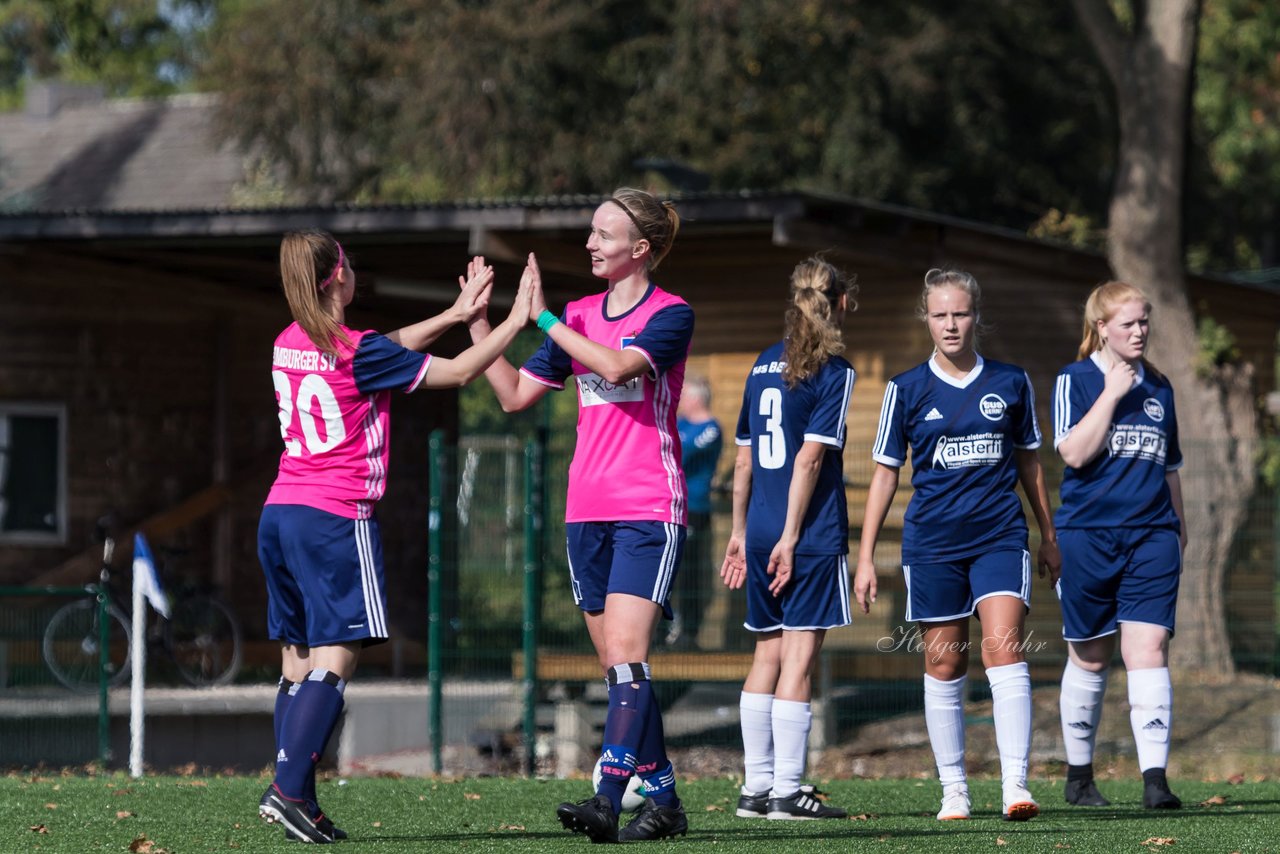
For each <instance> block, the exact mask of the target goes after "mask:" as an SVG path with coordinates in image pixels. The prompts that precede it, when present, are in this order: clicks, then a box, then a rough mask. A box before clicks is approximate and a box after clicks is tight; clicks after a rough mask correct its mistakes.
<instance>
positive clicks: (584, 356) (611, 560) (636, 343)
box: [471, 189, 693, 842]
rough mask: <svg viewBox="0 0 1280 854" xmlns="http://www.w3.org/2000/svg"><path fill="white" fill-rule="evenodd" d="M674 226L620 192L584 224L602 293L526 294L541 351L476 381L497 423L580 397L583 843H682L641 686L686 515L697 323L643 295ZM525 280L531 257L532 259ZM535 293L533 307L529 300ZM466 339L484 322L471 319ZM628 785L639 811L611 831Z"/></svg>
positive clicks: (573, 569)
mask: <svg viewBox="0 0 1280 854" xmlns="http://www.w3.org/2000/svg"><path fill="white" fill-rule="evenodd" d="M679 226H680V217H679V216H678V215H677V214H676V211H675V208H674V206H673V205H671V203H669V202H661V201H659V200H658V199H656V198H654V197H653V196H652V195H651V194H649V193H647V192H645V191H643V190H634V189H621V190H618V191H616V192H615V193H614V194H613V195H612V196H611V197H610V198H608V199H606V200H605V201H604V203H603V204H601V205H600V206H599V207H598V208H597V209H596V211H595V213H594V215H593V216H592V218H591V230H590V232H589V233H588V236H587V246H586V248H587V252H588V253H589V254H590V256H591V272H592V274H593V275H595V276H596V277H598V278H601V279H604V280H606V281H607V282H608V283H609V287H608V290H607V291H605V292H604V293H601V294H595V295H594V296H589V297H586V298H585V299H580V300H576V301H574V302H571V303H569V305H568V306H567V307H566V308H565V310H564V313H563V315H561V316H559V317H557V316H556V315H554V314H552V313H551V312H550V311H548V310H546V306H545V305H544V304H541V303H540V302H539V300H538V298H537V297H535V300H534V305H533V311H534V312H535V313H536V314H537V322H538V328H540V329H541V330H542V331H543V332H545V333H546V334H547V338H546V340H545V341H544V342H543V346H542V348H541V349H540V350H538V352H537V353H535V354H534V355H533V357H532V358H530V359H529V360H528V361H527V362H525V364H524V367H523V368H521V369H520V370H519V371H517V370H516V368H515V367H514V366H513V365H511V364H510V363H509V362H506V361H505V360H502V359H499V360H498V361H496V362H494V364H493V365H492V366H490V368H489V369H488V370H486V371H485V376H486V377H488V379H489V383H490V385H492V386H493V390H494V392H495V393H496V394H497V396H498V400H499V402H501V404H502V408H503V409H504V410H506V411H508V412H512V411H517V410H521V409H527V408H528V407H530V406H532V405H533V404H535V403H536V402H537V401H538V400H540V399H541V398H542V396H543V395H545V394H546V393H547V392H548V391H550V390H552V389H562V388H564V383H565V381H566V380H568V379H569V378H570V377H572V378H573V380H574V382H575V383H576V384H577V386H578V389H577V390H578V444H577V448H576V450H575V451H574V455H573V462H572V464H571V465H570V467H569V491H568V498H567V501H566V511H565V535H566V536H565V538H566V546H567V552H568V559H569V574H570V583H571V585H572V589H573V597H574V601H575V603H576V604H577V605H578V607H579V608H580V609H581V610H582V613H583V616H584V618H585V619H586V623H587V629H588V631H589V633H590V635H591V640H592V643H593V644H595V648H596V653H597V654H598V656H599V658H600V664H601V669H602V675H603V676H604V677H605V680H606V682H607V683H608V685H609V713H608V716H607V717H606V718H605V726H604V745H603V748H602V750H601V757H600V762H599V764H598V766H597V767H598V770H599V772H600V775H599V782H598V783H597V786H596V795H595V797H592V798H589V799H587V800H585V801H582V802H580V803H576V804H575V803H563V804H560V806H559V807H557V808H556V816H557V818H559V820H560V823H561V824H562V825H564V827H566V828H568V829H569V830H572V831H573V832H575V833H583V834H586V835H587V836H588V837H590V838H591V840H592V841H593V842H619V841H622V842H629V841H637V840H644V839H661V838H664V837H669V836H679V835H681V834H683V833H685V832H687V830H688V827H689V825H688V821H687V818H686V816H685V812H684V808H683V807H682V806H681V804H680V799H679V798H678V797H676V779H675V771H674V770H673V769H672V766H671V762H670V760H669V759H668V757H667V753H666V745H665V743H664V741H663V736H662V713H661V710H660V708H659V704H658V701H657V699H656V697H655V696H654V694H653V690H652V686H651V685H650V671H649V665H648V658H649V639H650V638H651V637H652V636H653V630H654V628H655V627H656V626H657V623H658V620H659V619H661V618H662V617H663V616H665V617H667V618H668V619H670V618H671V616H672V614H671V609H670V606H669V605H668V604H667V600H668V597H669V594H670V592H671V585H672V582H673V581H674V580H675V576H676V572H677V570H678V568H679V566H680V556H681V553H682V552H683V550H684V543H685V520H686V518H687V513H688V508H687V506H686V504H687V491H686V489H685V481H684V472H683V471H682V470H681V467H680V439H679V433H678V432H677V429H676V404H677V403H678V401H679V400H680V389H681V386H682V385H683V384H684V367H685V359H686V358H687V356H688V352H689V343H690V340H691V339H692V336H693V311H692V310H691V309H690V308H689V306H688V305H687V304H686V303H685V302H684V300H682V299H680V298H679V297H676V296H674V295H672V294H670V293H668V292H667V291H664V290H662V289H661V288H659V287H657V286H656V285H654V284H653V282H652V281H651V279H650V274H651V273H652V272H653V271H654V270H655V269H656V268H657V266H658V263H659V262H660V261H661V260H662V259H663V257H664V256H666V254H667V252H668V250H670V248H671V245H672V242H673V241H674V240H675V236H676V231H677V230H678V229H679ZM528 269H529V270H531V271H532V272H533V273H534V275H538V273H537V260H536V259H535V258H534V257H533V256H532V255H530V256H529V267H528ZM538 296H541V292H540V291H539V293H538ZM471 334H472V338H473V339H474V340H484V338H485V335H487V334H488V330H487V323H486V322H485V321H484V320H483V319H482V318H477V320H476V322H474V323H473V324H472V326H471ZM633 776H639V777H640V778H641V779H642V780H643V781H644V790H645V804H644V808H643V809H642V810H641V812H640V813H639V814H638V815H637V816H636V817H635V819H633V820H632V821H631V822H630V823H629V824H627V826H626V827H624V828H622V829H621V830H620V829H619V828H618V812H619V810H620V809H621V802H622V795H623V793H624V792H625V791H626V788H627V785H628V783H629V782H630V780H631V778H632V777H633Z"/></svg>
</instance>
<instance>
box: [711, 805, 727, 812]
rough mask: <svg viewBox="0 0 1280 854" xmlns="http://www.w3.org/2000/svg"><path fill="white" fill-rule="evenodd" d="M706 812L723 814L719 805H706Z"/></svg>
mask: <svg viewBox="0 0 1280 854" xmlns="http://www.w3.org/2000/svg"><path fill="white" fill-rule="evenodd" d="M707 812H724V807H722V806H720V805H719V804H707Z"/></svg>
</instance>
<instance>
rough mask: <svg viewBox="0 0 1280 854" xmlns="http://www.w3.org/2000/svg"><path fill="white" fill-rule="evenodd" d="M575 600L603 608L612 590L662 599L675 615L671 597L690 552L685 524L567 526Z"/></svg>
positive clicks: (664, 609) (667, 612) (666, 610)
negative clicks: (683, 557) (686, 548)
mask: <svg viewBox="0 0 1280 854" xmlns="http://www.w3.org/2000/svg"><path fill="white" fill-rule="evenodd" d="M564 527H565V545H566V548H567V551H568V554H569V579H570V581H572V583H573V601H574V602H576V603H577V605H578V607H579V608H581V609H582V610H584V611H589V612H590V611H603V610H604V600H605V597H606V596H608V595H609V594H610V593H628V594H630V595H632V596H639V597H640V598H641V599H648V600H649V601H650V602H657V603H658V604H659V605H661V606H662V614H663V616H664V617H666V618H667V619H668V620H670V619H671V606H670V605H668V604H667V597H668V596H669V595H670V593H671V582H673V581H675V577H676V571H677V570H678V569H679V568H680V556H681V555H682V554H683V553H684V539H685V528H684V526H683V525H676V524H674V523H672V522H570V523H568V524H566V525H565V526H564Z"/></svg>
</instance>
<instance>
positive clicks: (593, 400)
mask: <svg viewBox="0 0 1280 854" xmlns="http://www.w3.org/2000/svg"><path fill="white" fill-rule="evenodd" d="M576 379H577V381H578V400H579V405H581V406H601V405H604V404H607V403H636V402H639V401H643V400H644V386H643V385H642V384H641V383H642V379H641V378H640V377H634V378H632V379H629V380H627V381H626V382H625V383H619V384H617V385H615V384H613V383H611V382H609V381H608V380H606V379H605V378H604V377H602V376H600V375H599V374H591V373H587V374H578V376H577V377H576Z"/></svg>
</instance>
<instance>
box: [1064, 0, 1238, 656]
mask: <svg viewBox="0 0 1280 854" xmlns="http://www.w3.org/2000/svg"><path fill="white" fill-rule="evenodd" d="M1075 5H1076V11H1077V13H1078V15H1079V17H1080V19H1081V21H1082V23H1083V24H1084V26H1085V29H1086V31H1087V32H1088V33H1089V37H1090V40H1091V41H1092V42H1093V44H1094V47H1095V49H1096V50H1097V51H1098V55H1099V57H1100V58H1101V59H1102V62H1103V65H1105V66H1106V68H1107V71H1108V73H1109V74H1110V76H1111V79H1112V82H1113V83H1114V84H1115V89H1116V96H1117V98H1116V100H1117V103H1118V107H1119V113H1120V116H1119V118H1120V150H1119V157H1118V159H1117V170H1116V183H1115V188H1114V190H1113V194H1112V198H1111V208H1110V212H1109V223H1108V236H1107V256H1108V259H1109V260H1110V262H1111V267H1112V269H1113V271H1114V272H1115V274H1116V276H1117V277H1118V278H1120V279H1123V280H1124V281H1127V282H1129V283H1130V284H1132V285H1135V286H1137V287H1139V288H1141V289H1142V290H1143V291H1145V292H1146V293H1147V295H1148V297H1149V298H1150V299H1151V306H1152V310H1151V318H1152V319H1151V326H1152V337H1151V344H1150V348H1149V351H1148V356H1149V358H1150V360H1151V362H1152V363H1153V364H1155V365H1156V366H1157V367H1158V368H1159V369H1160V370H1161V371H1162V372H1163V373H1164V374H1165V375H1166V376H1168V378H1169V380H1170V381H1171V382H1172V383H1173V387H1174V390H1175V393H1176V396H1177V411H1178V428H1179V434H1180V439H1181V442H1182V449H1183V454H1184V458H1185V465H1184V466H1183V468H1182V471H1181V477H1182V492H1183V499H1184V511H1185V512H1184V520H1183V521H1184V524H1185V525H1186V527H1187V537H1188V542H1187V551H1186V554H1185V556H1184V563H1183V572H1182V586H1181V590H1180V593H1179V598H1178V623H1177V629H1178V640H1177V642H1176V643H1174V644H1172V645H1171V655H1172V659H1173V663H1174V665H1175V666H1178V667H1183V668H1194V669H1200V670H1203V671H1208V672H1213V673H1220V674H1229V673H1231V672H1232V671H1233V669H1234V665H1233V663H1232V659H1231V649H1230V644H1229V640H1228V636H1227V626H1226V611H1225V608H1224V605H1223V599H1222V588H1223V580H1224V577H1225V574H1226V568H1227V557H1228V555H1229V552H1230V549H1231V543H1232V541H1233V539H1234V537H1235V534H1236V531H1237V530H1238V528H1239V527H1240V525H1241V523H1242V522H1243V520H1244V517H1245V512H1246V508H1247V504H1248V501H1249V497H1250V496H1251V495H1252V493H1253V487H1254V482H1255V479H1256V469H1255V464H1254V456H1255V452H1256V447H1257V435H1258V430H1257V416H1256V413H1255V411H1254V407H1253V390H1252V370H1251V369H1250V368H1249V367H1248V366H1228V367H1226V368H1220V369H1217V370H1216V371H1215V372H1214V373H1213V374H1212V375H1210V376H1208V377H1205V376H1201V375H1198V374H1197V372H1196V357H1197V355H1198V352H1199V344H1198V338H1197V335H1196V322H1195V317H1194V314H1193V312H1192V307H1191V305H1190V302H1189V300H1188V298H1187V283H1186V273H1185V269H1184V265H1183V247H1182V184H1183V173H1184V170H1183V167H1184V160H1185V157H1186V139H1187V121H1188V118H1187V116H1188V109H1187V107H1188V98H1189V95H1190V81H1191V65H1192V61H1193V57H1194V46H1195V37H1196V22H1197V19H1198V17H1199V2H1198V0H1160V2H1158V3H1151V4H1145V3H1135V4H1134V20H1135V23H1134V25H1133V27H1132V31H1131V32H1127V33H1126V32H1124V31H1123V30H1122V29H1121V27H1120V26H1119V25H1118V23H1117V22H1116V20H1115V18H1114V17H1113V15H1112V13H1111V11H1110V9H1109V8H1108V4H1107V0H1075Z"/></svg>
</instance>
